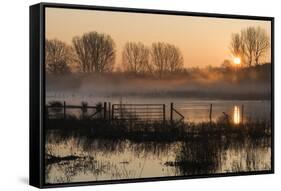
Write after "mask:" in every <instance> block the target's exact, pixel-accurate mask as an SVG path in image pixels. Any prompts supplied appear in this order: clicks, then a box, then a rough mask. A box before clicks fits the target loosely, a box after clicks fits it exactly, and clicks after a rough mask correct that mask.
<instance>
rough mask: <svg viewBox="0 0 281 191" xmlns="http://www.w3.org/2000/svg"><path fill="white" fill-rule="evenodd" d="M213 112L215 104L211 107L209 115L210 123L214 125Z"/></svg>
mask: <svg viewBox="0 0 281 191" xmlns="http://www.w3.org/2000/svg"><path fill="white" fill-rule="evenodd" d="M212 112H213V104H211V105H210V113H209V118H210V123H212Z"/></svg>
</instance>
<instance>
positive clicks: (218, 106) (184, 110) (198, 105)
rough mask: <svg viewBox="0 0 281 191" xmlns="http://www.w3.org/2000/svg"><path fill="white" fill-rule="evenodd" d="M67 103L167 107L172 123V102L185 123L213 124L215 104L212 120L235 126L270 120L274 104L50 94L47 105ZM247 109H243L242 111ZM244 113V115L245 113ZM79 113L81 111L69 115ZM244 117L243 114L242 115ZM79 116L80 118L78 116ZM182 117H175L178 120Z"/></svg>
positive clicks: (264, 101) (253, 101) (262, 101)
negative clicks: (222, 119) (224, 118)
mask: <svg viewBox="0 0 281 191" xmlns="http://www.w3.org/2000/svg"><path fill="white" fill-rule="evenodd" d="M54 100H56V101H65V102H66V104H74V105H81V101H85V102H87V103H88V104H89V105H95V104H97V103H99V102H101V103H102V102H110V103H111V104H119V103H123V104H132V103H133V104H138V103H141V104H165V105H166V109H167V112H166V119H169V112H168V111H169V109H170V104H171V102H173V103H174V108H175V109H176V110H177V111H179V112H180V113H181V114H182V115H183V116H184V121H185V122H195V123H198V122H206V121H209V119H210V118H209V114H210V113H209V112H210V105H211V104H212V120H214V121H216V120H218V119H219V118H220V117H221V116H224V115H225V114H226V115H228V116H229V117H230V118H231V119H232V120H233V121H234V123H236V124H238V123H240V122H241V121H242V115H243V121H244V122H246V121H247V120H253V121H256V120H265V121H269V120H270V115H271V112H270V111H271V101H270V100H208V99H204V100H196V99H184V98H173V97H171V98H155V97H149V98H148V97H136V96H134V97H95V96H91V95H76V94H66V93H61V94H54V93H49V94H47V97H46V103H48V102H49V101H54ZM242 107H243V109H242ZM242 110H243V111H242ZM68 112H79V111H77V110H76V111H68ZM242 113H243V114H242ZM78 115H79V114H78ZM177 117H179V116H175V119H177Z"/></svg>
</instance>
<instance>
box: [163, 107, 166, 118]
mask: <svg viewBox="0 0 281 191" xmlns="http://www.w3.org/2000/svg"><path fill="white" fill-rule="evenodd" d="M163 121H164V122H165V121H166V105H165V104H163Z"/></svg>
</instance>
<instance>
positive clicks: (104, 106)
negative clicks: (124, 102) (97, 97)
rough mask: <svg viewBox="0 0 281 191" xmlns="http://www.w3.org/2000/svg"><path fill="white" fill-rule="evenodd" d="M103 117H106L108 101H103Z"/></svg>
mask: <svg viewBox="0 0 281 191" xmlns="http://www.w3.org/2000/svg"><path fill="white" fill-rule="evenodd" d="M103 119H106V102H104V103H103Z"/></svg>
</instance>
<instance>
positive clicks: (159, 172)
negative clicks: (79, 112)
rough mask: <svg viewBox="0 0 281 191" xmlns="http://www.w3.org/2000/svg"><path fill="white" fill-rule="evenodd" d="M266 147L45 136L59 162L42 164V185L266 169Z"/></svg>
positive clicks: (265, 142)
mask: <svg viewBox="0 0 281 191" xmlns="http://www.w3.org/2000/svg"><path fill="white" fill-rule="evenodd" d="M270 142H271V140H270V138H259V139H247V138H243V139H235V140H226V139H224V138H219V139H193V140H186V141H181V142H168V143H167V142H161V143H159V142H133V141H129V140H104V139H93V138H89V137H87V136H81V135H80V136H78V135H74V134H68V135H62V134H60V133H59V132H57V131H48V132H47V139H46V153H47V154H48V155H52V156H56V157H60V158H59V160H54V161H52V162H50V161H49V162H48V163H47V164H46V169H45V175H46V183H66V182H83V181H99V180H116V179H135V178H147V177H163V176H180V175H198V174H213V173H225V172H241V171H259V170H270V169H271V145H270ZM67 156H73V157H69V158H64V157H67ZM74 156H75V157H74Z"/></svg>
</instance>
